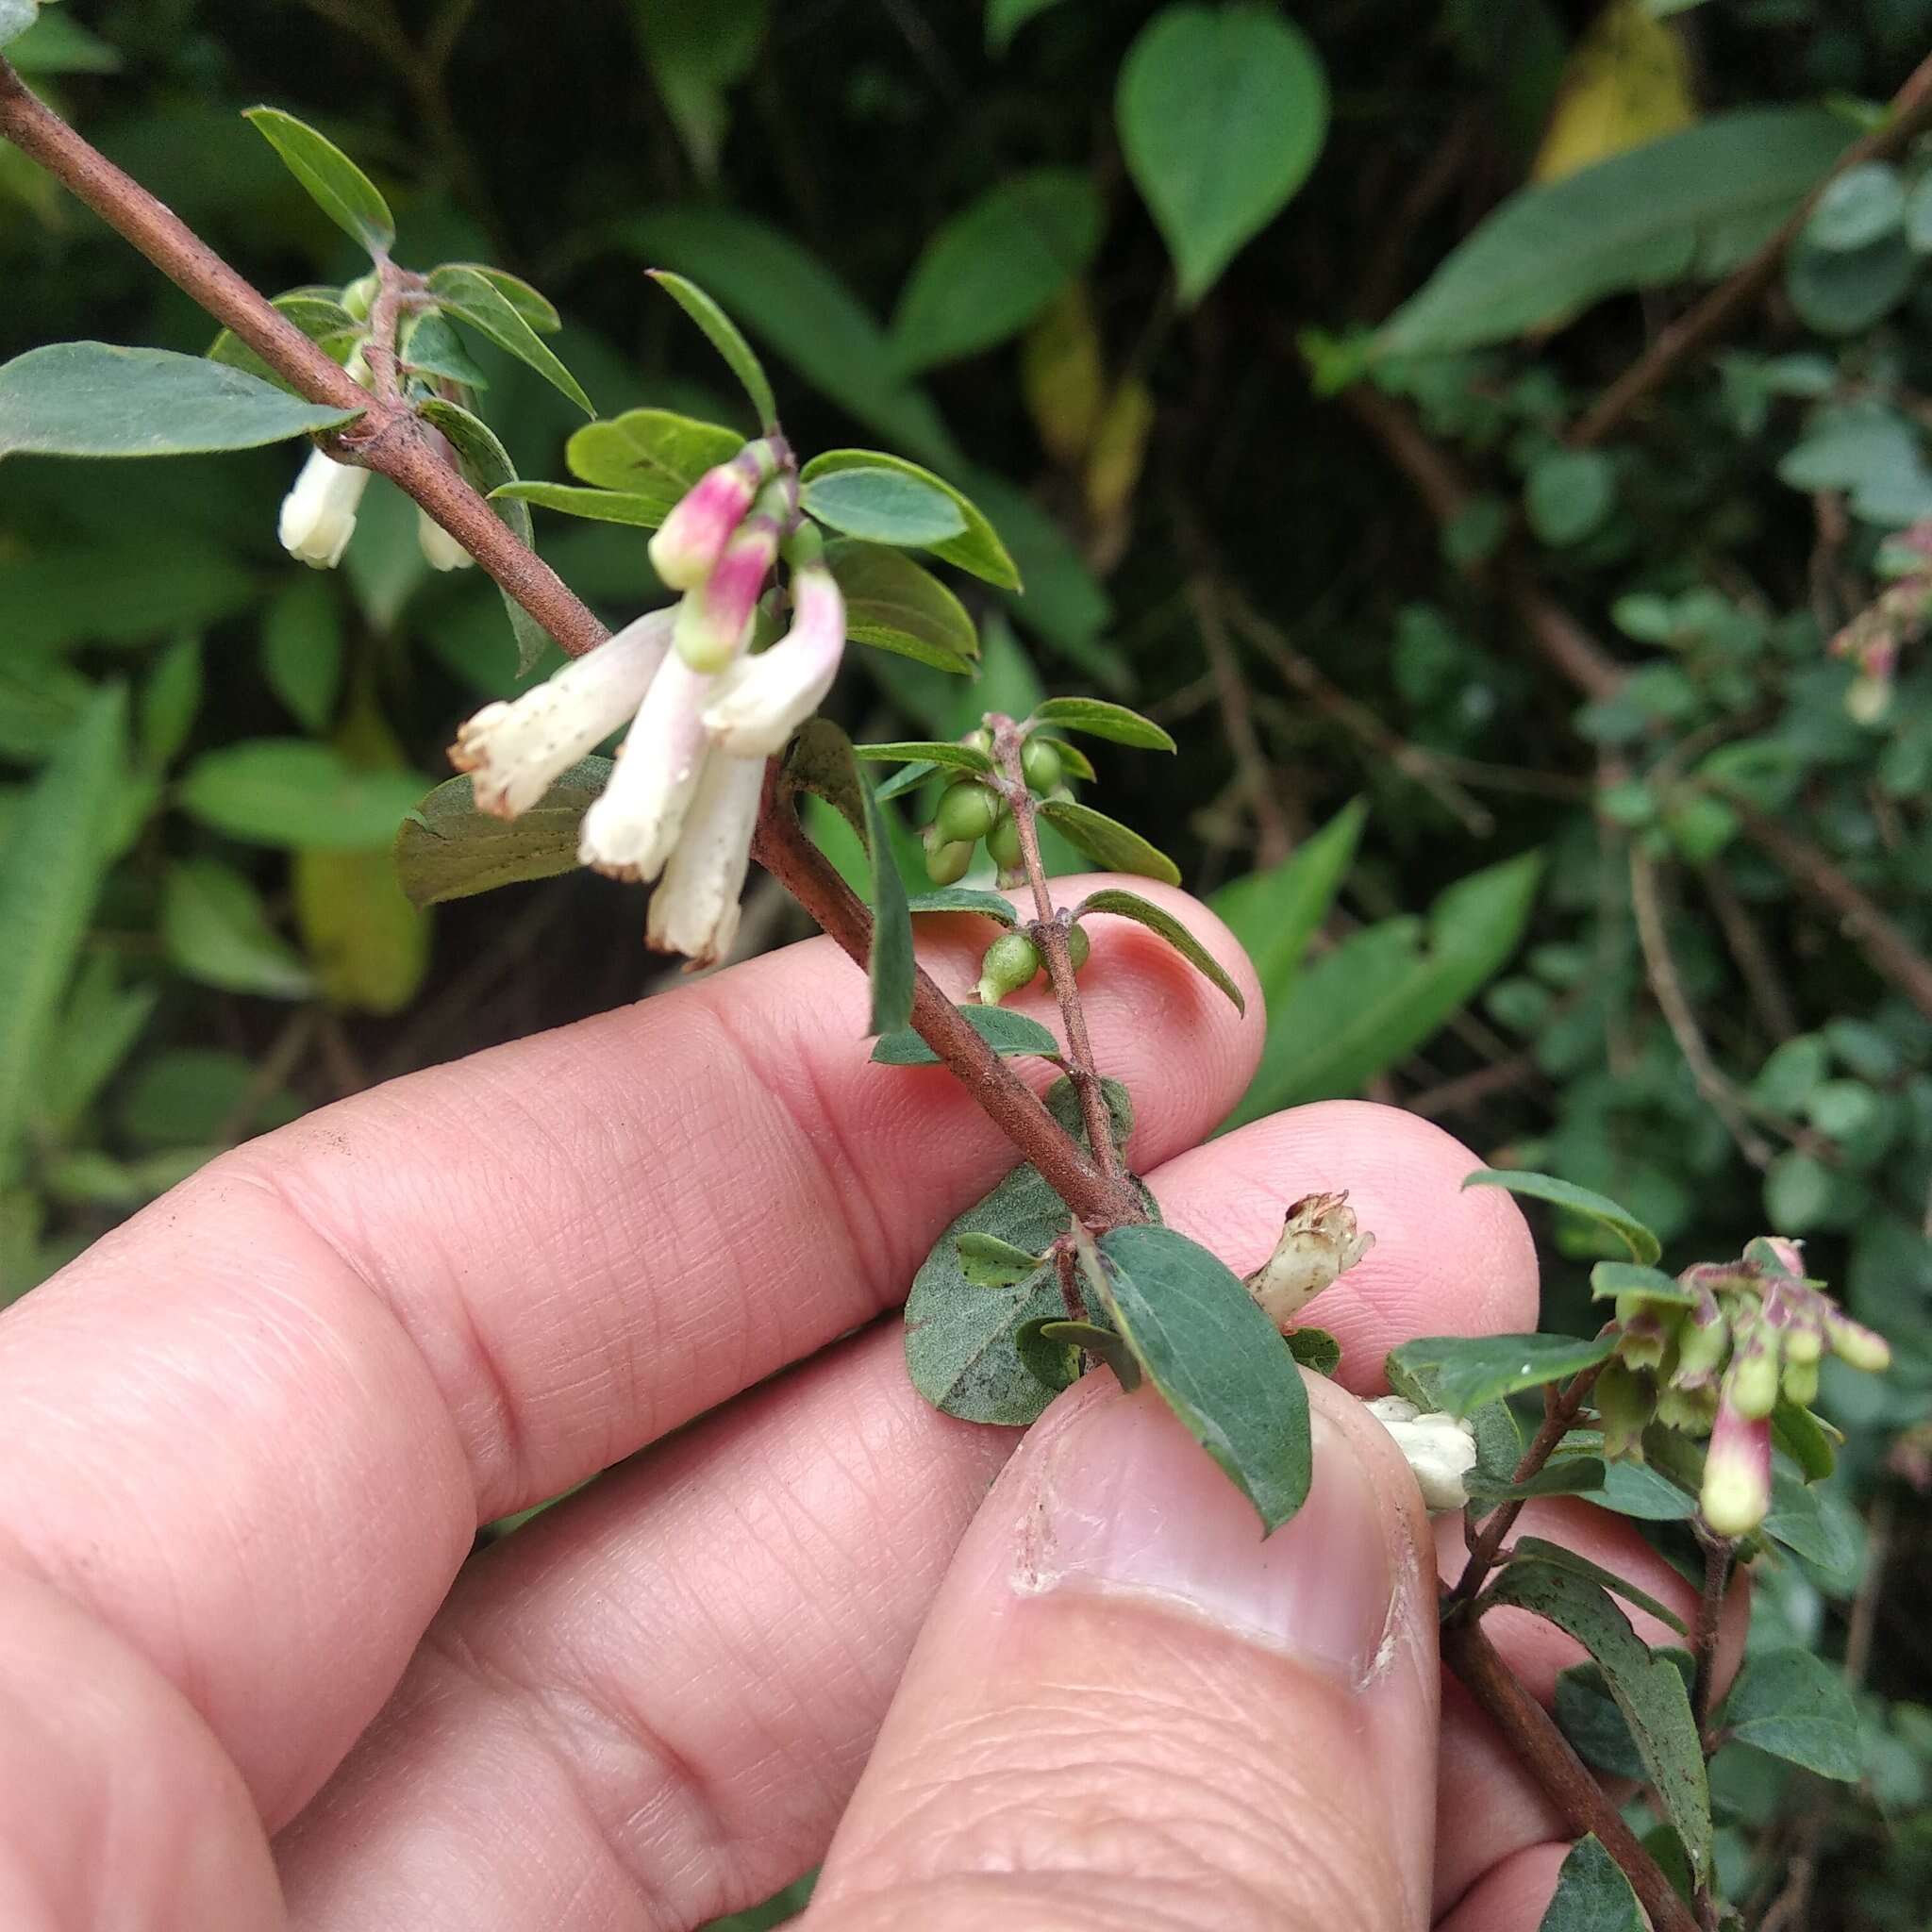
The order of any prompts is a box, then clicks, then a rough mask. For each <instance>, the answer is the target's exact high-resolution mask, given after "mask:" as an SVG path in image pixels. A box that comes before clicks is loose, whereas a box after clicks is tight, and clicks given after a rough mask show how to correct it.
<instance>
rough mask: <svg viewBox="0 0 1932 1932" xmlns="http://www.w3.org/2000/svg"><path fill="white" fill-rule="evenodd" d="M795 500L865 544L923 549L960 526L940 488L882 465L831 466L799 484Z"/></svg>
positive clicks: (962, 525)
mask: <svg viewBox="0 0 1932 1932" xmlns="http://www.w3.org/2000/svg"><path fill="white" fill-rule="evenodd" d="M798 501H799V507H800V508H802V509H804V510H805V512H806V513H807V515H808V516H812V517H816V518H817V519H818V521H819V522H820V523H822V524H824V525H827V526H828V527H829V528H831V529H834V530H839V531H841V532H842V533H843V534H844V535H846V536H848V537H858V538H862V539H864V540H865V541H867V542H870V543H892V544H897V545H900V546H902V547H905V548H908V549H910V548H920V549H928V550H929V549H931V548H933V547H934V546H935V545H937V544H940V543H943V542H944V541H946V540H947V539H948V538H950V537H957V536H958V535H959V534H960V533H961V532H962V531H963V530H964V529H965V527H966V519H965V518H964V517H963V516H961V515H960V514H959V508H958V505H957V504H956V503H955V502H954V501H953V500H952V498H951V497H949V496H947V495H946V494H945V493H944V492H943V491H939V490H935V489H933V488H932V487H931V486H930V485H928V484H925V483H922V482H920V481H919V480H918V478H917V477H914V476H907V475H901V474H900V473H899V472H898V471H897V470H888V469H885V468H883V467H874V468H869V469H858V468H854V469H850V470H835V471H833V472H831V473H830V474H829V475H824V476H820V477H818V478H816V479H814V480H813V481H810V482H808V483H806V484H804V485H803V487H802V488H801V489H800V491H799V493H798Z"/></svg>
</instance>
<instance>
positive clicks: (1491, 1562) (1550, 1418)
mask: <svg viewBox="0 0 1932 1932" xmlns="http://www.w3.org/2000/svg"><path fill="white" fill-rule="evenodd" d="M1596 1378H1597V1371H1596V1370H1595V1369H1585V1370H1583V1371H1582V1372H1581V1373H1579V1374H1575V1375H1573V1376H1572V1377H1571V1378H1570V1386H1569V1387H1568V1388H1567V1389H1565V1390H1564V1391H1563V1392H1562V1394H1561V1395H1557V1394H1556V1393H1554V1391H1551V1392H1546V1393H1545V1395H1544V1398H1543V1420H1542V1426H1541V1428H1540V1429H1538V1430H1537V1432H1536V1437H1535V1439H1534V1441H1531V1443H1530V1445H1529V1447H1528V1448H1527V1449H1525V1450H1524V1452H1523V1459H1522V1461H1520V1462H1519V1463H1518V1464H1517V1465H1516V1467H1515V1469H1514V1470H1513V1471H1512V1472H1511V1473H1510V1476H1509V1480H1510V1481H1511V1482H1512V1483H1526V1482H1528V1481H1529V1480H1530V1479H1531V1477H1533V1476H1535V1475H1538V1474H1541V1471H1542V1467H1543V1464H1544V1463H1546V1462H1547V1461H1548V1460H1549V1459H1550V1457H1551V1454H1552V1453H1553V1452H1554V1451H1555V1449H1556V1446H1557V1443H1558V1442H1560V1441H1562V1440H1563V1438H1564V1437H1565V1436H1566V1435H1568V1434H1569V1433H1570V1425H1571V1424H1573V1423H1574V1421H1575V1420H1576V1414H1577V1411H1578V1410H1579V1409H1580V1408H1582V1407H1583V1400H1584V1397H1585V1396H1587V1395H1588V1394H1589V1393H1590V1391H1591V1389H1593V1388H1594V1387H1595V1386H1596ZM1522 1513H1523V1504H1522V1502H1521V1501H1518V1502H1513V1503H1503V1504H1499V1505H1498V1506H1497V1507H1496V1508H1494V1509H1493V1510H1491V1512H1490V1519H1489V1521H1488V1522H1487V1523H1485V1524H1483V1526H1482V1529H1481V1531H1480V1532H1479V1533H1478V1534H1477V1536H1476V1539H1475V1541H1474V1542H1473V1543H1471V1544H1470V1546H1469V1561H1468V1562H1467V1563H1465V1564H1464V1565H1463V1566H1462V1574H1461V1575H1460V1576H1458V1577H1457V1579H1456V1587H1455V1588H1454V1589H1453V1590H1452V1591H1450V1592H1449V1599H1448V1601H1449V1607H1450V1609H1451V1610H1452V1611H1456V1610H1460V1609H1463V1608H1465V1607H1467V1606H1468V1605H1469V1604H1471V1603H1473V1602H1474V1598H1475V1593H1476V1591H1479V1590H1480V1589H1481V1588H1482V1587H1483V1580H1484V1578H1485V1577H1487V1576H1488V1575H1489V1574H1490V1572H1491V1570H1493V1569H1494V1568H1495V1566H1496V1558H1497V1557H1499V1556H1501V1554H1502V1551H1503V1545H1504V1543H1505V1542H1506V1541H1507V1540H1508V1536H1509V1532H1510V1531H1511V1530H1512V1529H1514V1528H1515V1527H1516V1519H1517V1518H1518V1517H1519V1516H1520V1515H1522Z"/></svg>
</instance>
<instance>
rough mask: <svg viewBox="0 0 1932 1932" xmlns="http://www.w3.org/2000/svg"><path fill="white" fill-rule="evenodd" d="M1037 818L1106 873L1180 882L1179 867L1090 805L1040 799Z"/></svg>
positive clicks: (1172, 884)
mask: <svg viewBox="0 0 1932 1932" xmlns="http://www.w3.org/2000/svg"><path fill="white" fill-rule="evenodd" d="M1040 815H1041V818H1043V819H1044V820H1046V822H1047V823H1048V824H1050V825H1052V826H1053V827H1054V829H1055V830H1056V831H1058V832H1063V833H1064V834H1065V835H1066V836H1067V838H1068V839H1069V840H1071V841H1073V843H1074V844H1075V845H1076V846H1078V847H1079V849H1080V850H1081V851H1082V852H1084V853H1085V854H1086V855H1087V857H1088V858H1091V859H1092V860H1093V862H1094V863H1095V864H1096V865H1101V866H1105V867H1106V868H1107V870H1108V872H1131V873H1138V874H1140V875H1141V877H1142V878H1149V879H1159V880H1160V881H1161V882H1162V883H1163V884H1166V885H1170V886H1177V885H1179V884H1180V882H1181V869H1180V867H1179V866H1177V865H1176V864H1175V863H1174V860H1173V859H1171V858H1169V857H1168V856H1167V854H1166V853H1164V852H1162V851H1160V850H1158V848H1157V847H1155V846H1153V845H1150V844H1149V843H1148V842H1147V841H1146V840H1145V839H1143V838H1141V835H1140V833H1139V832H1137V831H1135V830H1133V829H1132V828H1131V827H1130V826H1127V825H1124V824H1121V823H1120V821H1119V820H1118V819H1110V818H1108V815H1107V814H1106V813H1105V812H1102V811H1095V810H1094V809H1093V808H1092V807H1091V805H1081V804H1079V803H1077V802H1076V801H1074V800H1073V799H1070V798H1048V799H1043V800H1041V807H1040Z"/></svg>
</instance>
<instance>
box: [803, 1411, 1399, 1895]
mask: <svg viewBox="0 0 1932 1932" xmlns="http://www.w3.org/2000/svg"><path fill="white" fill-rule="evenodd" d="M1310 1380H1311V1383H1312V1387H1311V1390H1310V1395H1311V1401H1312V1404H1313V1408H1314V1451H1315V1476H1314V1483H1313V1487H1312V1488H1311V1490H1310V1491H1309V1495H1308V1500H1307V1504H1306V1505H1305V1506H1304V1507H1303V1508H1302V1510H1301V1512H1300V1513H1299V1514H1298V1515H1297V1516H1296V1517H1295V1518H1294V1519H1293V1520H1292V1521H1291V1523H1289V1524H1287V1525H1286V1526H1285V1527H1283V1528H1281V1529H1279V1530H1277V1531H1276V1532H1275V1533H1274V1535H1273V1536H1272V1537H1269V1538H1268V1539H1267V1540H1266V1541H1262V1540H1261V1538H1260V1537H1259V1535H1258V1534H1257V1525H1256V1523H1255V1518H1254V1512H1253V1511H1252V1509H1251V1508H1250V1507H1249V1506H1248V1505H1247V1503H1246V1502H1245V1501H1244V1500H1243V1499H1242V1498H1241V1496H1240V1495H1239V1494H1238V1493H1237V1492H1236V1491H1235V1490H1234V1489H1233V1487H1232V1486H1231V1485H1230V1484H1229V1483H1228V1481H1227V1478H1226V1476H1225V1475H1224V1474H1223V1472H1222V1471H1221V1470H1220V1469H1219V1468H1218V1467H1217V1466H1216V1465H1215V1464H1214V1463H1213V1462H1212V1461H1211V1460H1210V1459H1209V1458H1208V1455H1207V1453H1206V1451H1205V1450H1203V1449H1202V1448H1200V1446H1199V1445H1198V1444H1196V1443H1195V1442H1194V1441H1192V1440H1191V1438H1189V1437H1188V1436H1187V1434H1186V1433H1185V1432H1184V1431H1183V1430H1182V1428H1181V1426H1180V1424H1178V1423H1177V1422H1176V1421H1175V1420H1174V1416H1173V1415H1172V1414H1171V1413H1169V1411H1168V1410H1167V1409H1166V1408H1165V1407H1164V1406H1163V1405H1162V1404H1161V1402H1160V1400H1159V1398H1158V1395H1156V1394H1155V1392H1154V1391H1152V1390H1151V1389H1142V1390H1141V1391H1139V1392H1138V1393H1136V1394H1134V1395H1123V1394H1121V1393H1120V1392H1119V1391H1118V1389H1116V1388H1113V1387H1110V1386H1108V1378H1106V1377H1099V1376H1096V1377H1093V1378H1091V1381H1090V1383H1089V1384H1088V1385H1086V1386H1084V1387H1082V1388H1081V1389H1079V1390H1077V1391H1073V1392H1072V1393H1071V1394H1070V1395H1069V1396H1068V1397H1066V1398H1063V1399H1062V1400H1061V1402H1060V1403H1058V1404H1057V1405H1056V1407H1055V1408H1054V1409H1053V1410H1051V1411H1049V1413H1048V1416H1047V1418H1046V1419H1045V1420H1044V1421H1043V1422H1042V1423H1041V1424H1040V1425H1039V1426H1038V1427H1037V1428H1036V1429H1035V1431H1034V1432H1033V1434H1032V1435H1031V1436H1029V1437H1028V1439H1027V1441H1026V1442H1025V1444H1024V1446H1023V1447H1022V1448H1021V1450H1020V1452H1019V1454H1018V1455H1017V1456H1016V1457H1014V1459H1013V1461H1012V1462H1011V1463H1010V1464H1009V1465H1008V1468H1007V1470H1006V1471H1005V1473H1004V1474H1002V1476H1001V1478H1000V1480H999V1482H998V1483H996V1484H995V1485H994V1487H993V1491H992V1494H991V1497H989V1499H988V1501H987V1503H986V1506H985V1507H984V1508H983V1509H982V1510H981V1512H980V1514H979V1516H978V1517H977V1518H976V1519H975V1520H974V1525H973V1528H972V1529H971V1530H970V1531H969V1532H968V1535H967V1538H966V1541H965V1542H964V1543H963V1544H962V1546H961V1548H960V1552H959V1555H958V1558H957V1559H956V1560H955V1562H954V1566H953V1568H952V1570H951V1572H950V1573H949V1574H948V1575H947V1579H946V1581H945V1583H944V1585H943V1586H942V1587H941V1592H940V1596H939V1600H938V1602H937V1604H936V1605H935V1607H934V1609H933V1613H932V1616H931V1618H930V1620H929V1621H928V1623H927V1624H926V1626H925V1629H924V1631H923V1632H922V1634H921V1637H920V1641H919V1643H918V1646H917V1647H916V1649H915V1650H914V1653H913V1657H912V1660H911V1662H910V1664H909V1665H908V1669H907V1674H906V1677H905V1681H904V1682H903V1683H902V1684H901V1686H900V1688H899V1693H898V1695H897V1697H896V1698H895V1699H894V1700H893V1703H892V1707H891V1711H890V1713H889V1714H888V1716H887V1719H886V1723H885V1725H884V1728H883V1729H882V1730H881V1732H880V1734H879V1740H878V1743H877V1746H876V1747H875V1749H874V1753H873V1757H872V1759H871V1762H870V1763H869V1764H868V1766H867V1768H866V1773H865V1775H864V1777H863V1778H862V1779H861V1780H860V1781H859V1786H858V1791H857V1792H856V1793H855V1795H854V1797H853V1801H852V1806H851V1808H850V1809H849V1810H848V1811H847V1813H846V1815H845V1818H844V1821H843V1823H842V1824H841V1825H840V1828H839V1831H838V1834H837V1836H836V1837H835V1838H834V1840H833V1841H832V1848H831V1851H830V1853H829V1854H828V1855H827V1857H826V1860H825V1868H824V1874H823V1876H822V1878H821V1880H820V1885H819V1890H818V1894H817V1897H816V1900H815V1903H814V1918H815V1920H816V1922H817V1923H818V1924H822V1925H823V1926H824V1927H825V1928H827V1932H832V1928H838V1932H852V1928H858V1927H864V1926H874V1925H886V1924H894V1925H904V1924H913V1923H917V1924H922V1925H924V1926H928V1927H932V1928H935V1932H943V1928H946V1927H952V1926H958V1927H962V1928H963V1927H969V1926H970V1927H974V1928H976V1927H979V1926H982V1925H986V1924H1025V1925H1027V1926H1037V1927H1041V1928H1042V1932H1045V1928H1052V1927H1068V1928H1074V1927H1089V1926H1095V1925H1113V1924H1120V1925H1123V1926H1124V1925H1129V1924H1133V1925H1141V1924H1146V1923H1147V1921H1148V1919H1149V1918H1150V1917H1153V1916H1157V1915H1158V1919H1159V1923H1161V1924H1164V1925H1171V1926H1175V1927H1179V1926H1189V1925H1198V1926H1212V1927H1215V1928H1217V1932H1223V1928H1226V1927H1229V1926H1240V1925H1255V1926H1262V1925H1266V1926H1271V1927H1280V1926H1307V1927H1314V1926H1324V1927H1328V1926H1361V1927H1365V1928H1366V1927H1370V1926H1376V1927H1380V1926H1390V1927H1393V1926H1404V1925H1407V1926H1414V1925H1420V1924H1424V1923H1425V1921H1426V1908H1427V1907H1426V1901H1427V1898H1428V1887H1429V1876H1428V1874H1429V1843H1430V1839H1431V1836H1432V1832H1433V1811H1434V1776H1433V1773H1434V1758H1435V1724H1436V1641H1435V1639H1436V1618H1435V1604H1434V1595H1435V1591H1434V1578H1433V1570H1434V1564H1433V1551H1432V1548H1431V1546H1430V1544H1429V1542H1428V1540H1427V1534H1428V1533H1427V1524H1426V1521H1425V1519H1424V1516H1423V1513H1422V1508H1421V1502H1420V1498H1419V1497H1418V1495H1417V1493H1416V1489H1415V1484H1414V1481H1413V1479H1412V1478H1411V1477H1410V1475H1409V1474H1408V1471H1407V1466H1406V1465H1405V1464H1404V1462H1403V1460H1402V1457H1401V1455H1400V1453H1399V1452H1398V1451H1397V1450H1396V1448H1395V1446H1394V1444H1393V1442H1392V1441H1391V1439H1390V1437H1389V1435H1388V1434H1387V1432H1386V1431H1385V1430H1383V1429H1382V1427H1381V1426H1380V1424H1377V1423H1376V1422H1375V1421H1374V1418H1372V1417H1371V1416H1369V1415H1368V1414H1367V1413H1366V1411H1364V1410H1363V1409H1362V1408H1361V1407H1359V1405H1358V1404H1357V1403H1356V1401H1355V1400H1354V1398H1353V1397H1351V1396H1348V1395H1346V1394H1344V1393H1343V1392H1342V1391H1341V1390H1339V1389H1336V1388H1334V1387H1333V1386H1332V1385H1329V1384H1326V1383H1323V1382H1320V1381H1319V1380H1318V1379H1316V1378H1310Z"/></svg>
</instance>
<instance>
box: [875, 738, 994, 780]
mask: <svg viewBox="0 0 1932 1932" xmlns="http://www.w3.org/2000/svg"><path fill="white" fill-rule="evenodd" d="M852 749H853V752H854V754H855V755H856V756H858V758H864V759H865V760H866V762H867V763H869V764H881V765H896V764H905V763H908V762H909V761H910V760H912V759H915V758H917V759H919V760H920V761H921V762H923V763H924V764H926V765H944V766H946V767H947V769H948V770H951V771H955V772H990V771H991V770H992V760H991V758H989V757H987V755H986V753H984V752H983V751H979V750H976V749H975V748H974V746H972V745H970V744H955V743H953V742H952V741H950V740H947V739H925V738H922V739H913V740H908V741H903V742H900V743H897V744H855V745H854V746H853V747H852Z"/></svg>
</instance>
